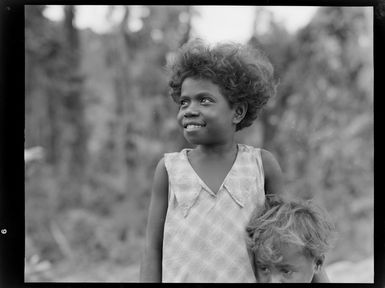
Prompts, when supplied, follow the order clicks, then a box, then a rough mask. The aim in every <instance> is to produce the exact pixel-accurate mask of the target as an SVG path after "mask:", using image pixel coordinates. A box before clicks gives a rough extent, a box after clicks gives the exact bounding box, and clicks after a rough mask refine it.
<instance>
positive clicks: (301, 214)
mask: <svg viewBox="0 0 385 288" xmlns="http://www.w3.org/2000/svg"><path fill="white" fill-rule="evenodd" d="M246 231H247V234H248V239H247V245H248V247H249V249H251V251H253V253H254V254H255V255H256V256H257V258H258V259H259V260H260V261H262V262H264V263H277V262H279V261H280V260H281V255H280V252H279V247H280V246H281V245H282V244H294V245H298V246H301V247H303V248H304V253H305V255H307V256H310V257H312V258H318V257H320V256H322V255H325V253H326V252H327V251H328V250H329V249H330V248H331V247H332V241H333V240H334V239H335V237H334V236H335V227H334V225H333V223H332V222H331V221H330V219H329V217H328V215H327V214H326V212H325V211H324V210H323V209H321V207H319V206H317V205H315V204H314V203H313V202H311V201H283V200H279V199H274V200H272V201H266V202H265V207H264V209H263V210H262V212H260V213H256V212H254V213H253V215H252V217H251V219H250V222H249V224H248V226H247V228H246Z"/></svg>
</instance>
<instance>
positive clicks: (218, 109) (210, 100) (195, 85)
mask: <svg viewBox="0 0 385 288" xmlns="http://www.w3.org/2000/svg"><path fill="white" fill-rule="evenodd" d="M179 104H180V108H179V112H178V115H177V120H178V123H179V125H180V126H181V127H182V129H183V134H184V137H185V138H186V140H187V141H189V142H190V143H192V144H196V145H200V144H203V145H212V144H214V145H215V144H223V143H226V141H228V140H232V139H233V135H234V132H235V125H236V124H235V123H234V122H233V120H234V115H235V109H232V108H230V104H229V103H228V101H227V99H226V98H225V96H223V95H222V93H221V92H220V88H219V86H218V85H216V84H214V83H213V82H211V81H210V80H206V79H195V78H186V79H185V80H184V81H183V83H182V89H181V96H180V99H179Z"/></svg>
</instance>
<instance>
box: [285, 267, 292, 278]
mask: <svg viewBox="0 0 385 288" xmlns="http://www.w3.org/2000/svg"><path fill="white" fill-rule="evenodd" d="M282 273H283V274H284V275H285V276H286V277H290V276H291V275H292V274H293V271H292V270H289V269H282Z"/></svg>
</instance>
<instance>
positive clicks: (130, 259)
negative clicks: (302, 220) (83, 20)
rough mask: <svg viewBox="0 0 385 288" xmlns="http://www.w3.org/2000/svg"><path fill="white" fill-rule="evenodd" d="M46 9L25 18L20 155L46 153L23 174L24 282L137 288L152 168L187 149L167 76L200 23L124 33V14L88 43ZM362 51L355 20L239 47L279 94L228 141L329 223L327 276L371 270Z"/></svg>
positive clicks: (150, 10)
mask: <svg viewBox="0 0 385 288" xmlns="http://www.w3.org/2000/svg"><path fill="white" fill-rule="evenodd" d="M44 9H45V7H44V6H39V5H34V6H25V88H26V90H25V148H26V149H27V151H33V150H29V149H31V148H33V147H41V148H42V149H43V150H42V152H43V157H41V158H40V159H37V160H32V161H27V162H26V164H25V165H26V166H25V167H26V173H25V215H26V216H25V217H26V219H25V225H26V227H25V229H26V230H25V232H26V239H25V245H26V250H25V253H26V255H25V257H26V258H25V259H26V260H25V261H26V262H25V281H75V282H76V281H113V282H119V281H138V269H139V261H140V254H141V250H142V248H143V242H144V231H145V223H146V217H147V208H148V204H149V197H150V189H151V183H152V177H153V171H154V168H155V165H156V163H157V161H158V160H159V159H160V157H162V154H163V153H165V152H171V151H178V150H180V149H182V148H183V147H186V145H187V143H186V142H185V140H184V139H183V137H182V136H181V133H180V131H179V129H178V127H177V124H176V121H175V115H176V109H177V107H176V106H175V104H174V103H173V102H172V100H171V98H170V97H169V96H168V94H167V93H168V88H167V81H168V80H167V74H166V73H165V70H164V65H165V63H166V59H167V58H168V57H170V56H171V55H172V53H173V52H174V51H175V50H176V49H177V48H178V47H180V46H181V45H182V44H183V43H185V42H186V41H188V40H189V39H190V38H191V35H192V33H191V31H192V26H191V19H192V17H194V15H195V13H196V11H194V7H192V6H176V7H172V6H169V7H162V6H146V7H145V8H144V9H147V10H146V11H147V13H145V14H144V15H143V18H142V21H143V27H142V28H141V29H140V30H139V31H136V32H132V31H130V29H128V26H127V23H128V22H129V21H130V17H131V14H130V9H131V7H129V6H127V7H125V8H124V9H125V16H124V17H123V18H122V20H121V23H119V24H118V25H115V26H114V29H112V30H111V32H109V33H104V34H96V33H94V32H93V31H92V30H90V29H84V30H79V29H77V28H76V27H75V26H74V24H73V23H74V19H75V17H76V16H77V15H76V7H73V6H64V12H65V17H64V20H63V21H60V22H53V21H50V20H48V19H47V18H45V17H44V16H43V11H44ZM111 9H116V8H114V7H111ZM120 9H122V7H120ZM111 11H112V10H111ZM258 11H259V12H258ZM261 11H262V10H256V15H255V17H256V18H255V19H256V21H255V25H258V19H259V17H258V13H262V12H261ZM181 15H182V16H181ZM372 41H373V40H372V17H371V14H370V13H368V10H365V9H362V8H357V7H356V8H354V7H350V8H346V7H345V8H339V7H322V8H319V9H318V11H317V13H316V14H315V15H314V17H313V18H312V20H311V21H310V23H309V24H308V25H306V26H305V27H304V28H302V29H300V30H298V31H297V32H296V33H294V34H293V33H289V32H288V31H287V30H286V29H285V27H284V26H283V25H282V24H280V23H279V22H277V21H275V20H274V18H270V22H269V29H268V32H266V33H262V34H261V33H259V32H258V29H255V32H254V35H252V37H251V38H250V40H249V43H250V44H251V45H253V46H258V47H261V48H262V49H264V50H265V51H266V53H267V54H268V56H269V57H270V59H271V61H272V62H273V64H274V66H275V70H276V75H277V78H279V79H280V85H279V88H278V93H277V95H276V97H275V98H273V99H272V100H271V101H270V102H269V104H268V105H267V107H266V108H265V109H264V111H263V113H262V115H261V117H260V118H259V120H257V122H256V123H255V124H254V125H253V126H251V127H249V128H247V129H245V130H244V131H241V132H239V135H238V139H239V141H240V142H243V143H246V144H249V145H254V146H257V147H263V148H265V149H267V150H269V151H271V152H272V153H273V154H274V155H275V156H276V157H277V159H278V161H279V163H280V165H281V167H282V170H283V172H284V177H285V183H286V189H287V193H289V194H290V195H291V196H293V197H301V198H305V199H309V198H314V199H316V201H318V202H319V203H320V204H321V205H323V206H324V207H325V208H326V209H327V211H328V212H329V213H330V215H331V217H332V218H333V220H334V221H335V223H336V226H337V230H338V233H339V235H338V237H339V238H338V241H337V242H336V247H335V248H334V249H333V250H332V251H331V252H330V253H329V255H328V257H327V262H326V264H327V265H330V264H332V263H335V262H338V261H359V260H362V259H368V258H370V257H372V256H373V169H374V167H373V160H374V155H373V153H374V151H373V150H374V149H373V58H372V43H373V42H372ZM36 158H38V157H36Z"/></svg>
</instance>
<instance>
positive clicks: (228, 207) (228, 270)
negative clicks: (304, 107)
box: [162, 144, 265, 283]
mask: <svg viewBox="0 0 385 288" xmlns="http://www.w3.org/2000/svg"><path fill="white" fill-rule="evenodd" d="M189 150H191V149H183V150H182V151H181V152H175V153H165V155H164V159H165V166H166V169H167V172H168V177H169V199H168V209H167V214H166V220H165V225H164V235H163V257H162V282H202V283H203V282H206V283H207V282H243V283H248V282H251V283H255V282H256V280H255V276H254V273H253V270H252V266H251V264H250V260H249V256H248V252H247V248H246V241H245V237H246V232H245V227H246V225H247V223H248V221H249V218H250V216H251V213H252V211H253V210H254V208H255V207H256V206H262V205H263V203H264V201H265V192H264V172H263V167H262V159H261V152H260V149H258V148H254V147H251V146H247V145H244V144H238V152H237V156H236V159H235V161H234V163H233V166H232V168H231V169H230V171H229V173H228V174H227V176H226V178H225V179H224V181H223V183H222V185H221V187H220V188H219V190H218V192H217V194H215V193H213V192H212V191H211V189H210V188H209V187H208V186H207V185H206V184H205V183H204V182H203V181H202V180H201V179H200V178H199V176H198V174H197V173H196V172H195V171H194V169H193V168H192V166H191V164H190V162H189V160H188V158H187V153H188V151H189Z"/></svg>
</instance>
